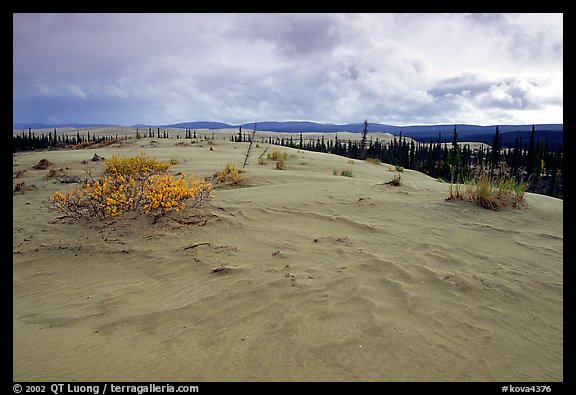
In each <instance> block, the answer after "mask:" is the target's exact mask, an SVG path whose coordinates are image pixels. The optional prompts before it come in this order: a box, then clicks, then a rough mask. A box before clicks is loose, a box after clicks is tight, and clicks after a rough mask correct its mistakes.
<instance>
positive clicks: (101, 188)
mask: <svg viewBox="0 0 576 395" xmlns="http://www.w3.org/2000/svg"><path fill="white" fill-rule="evenodd" d="M129 159H134V158H113V159H111V161H112V162H111V163H112V165H111V167H109V168H107V175H106V176H105V177H101V178H98V179H95V180H94V179H92V180H89V181H87V182H86V184H84V186H83V187H82V188H80V189H73V190H71V191H70V192H68V193H62V192H56V193H54V194H53V195H51V196H50V197H49V198H48V201H49V204H48V205H49V208H51V209H54V210H57V211H60V212H63V213H64V214H66V215H67V216H69V217H71V218H74V219H92V218H97V219H100V220H102V219H104V218H114V217H116V216H118V215H121V214H122V213H124V212H126V211H143V212H144V213H146V214H153V215H154V216H155V217H156V218H157V217H158V216H161V215H165V214H167V213H169V212H172V211H174V212H176V213H179V212H182V211H183V210H185V209H186V207H187V206H186V205H187V203H188V204H189V207H196V206H198V205H199V204H201V203H202V202H203V201H205V200H206V199H208V198H209V197H210V196H211V195H212V184H210V183H208V182H206V181H203V180H194V177H193V176H190V177H189V178H186V174H181V175H180V177H179V178H174V176H172V175H171V174H167V173H160V174H150V172H151V171H154V170H153V169H156V170H158V169H159V168H163V167H164V166H163V165H157V164H158V163H161V162H148V163H152V165H150V166H142V164H143V161H142V156H141V157H139V158H136V160H133V161H130V160H129ZM139 161H140V162H139ZM166 168H167V167H166ZM108 169H111V170H110V171H108Z"/></svg>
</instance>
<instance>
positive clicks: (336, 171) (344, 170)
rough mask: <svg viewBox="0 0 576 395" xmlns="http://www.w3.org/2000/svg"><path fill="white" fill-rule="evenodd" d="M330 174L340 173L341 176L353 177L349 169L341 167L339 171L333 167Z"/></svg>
mask: <svg viewBox="0 0 576 395" xmlns="http://www.w3.org/2000/svg"><path fill="white" fill-rule="evenodd" d="M332 174H334V175H335V176H337V175H338V174H340V175H341V176H342V177H354V173H353V172H352V170H350V169H342V170H340V171H338V170H336V169H334V170H332Z"/></svg>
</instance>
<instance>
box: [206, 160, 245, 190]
mask: <svg viewBox="0 0 576 395" xmlns="http://www.w3.org/2000/svg"><path fill="white" fill-rule="evenodd" d="M213 177H214V179H215V180H216V182H217V184H233V185H237V184H241V183H243V182H244V171H243V170H242V169H240V168H238V167H237V166H234V165H233V164H231V163H227V164H226V166H224V169H223V170H220V171H217V172H216V173H214V176H213Z"/></svg>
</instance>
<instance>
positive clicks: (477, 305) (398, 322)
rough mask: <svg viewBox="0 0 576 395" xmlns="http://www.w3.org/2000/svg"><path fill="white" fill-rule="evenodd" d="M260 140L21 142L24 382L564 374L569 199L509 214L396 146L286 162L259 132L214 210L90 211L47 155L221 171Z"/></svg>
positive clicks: (75, 163)
mask: <svg viewBox="0 0 576 395" xmlns="http://www.w3.org/2000/svg"><path fill="white" fill-rule="evenodd" d="M182 143H184V144H182ZM246 147H247V144H244V143H230V142H228V141H224V140H217V141H216V142H215V143H214V144H212V145H208V144H207V143H197V144H190V142H189V141H187V142H183V141H178V140H175V139H159V140H157V142H156V143H151V142H150V139H142V140H139V141H134V140H131V142H128V143H125V144H122V145H121V146H118V145H113V146H109V147H106V148H99V149H85V150H77V151H73V150H67V151H51V152H46V151H45V152H27V153H19V154H16V155H14V157H13V165H14V169H13V170H14V177H15V178H14V180H13V185H14V186H15V185H16V184H17V183H21V182H24V185H23V187H22V190H23V191H24V192H23V193H22V192H18V193H15V194H14V196H13V207H14V217H13V218H14V219H13V297H14V300H13V330H14V337H13V351H14V359H13V365H14V368H13V378H14V380H15V381H28V380H33V381H37V380H38V381H41V380H50V381H59V380H62V381H148V380H156V381H230V380H233V381H467V380H474V381H532V380H534V381H561V380H563V320H562V316H563V220H562V217H563V203H562V201H561V200H558V199H553V198H549V197H545V196H540V195H533V194H527V196H526V206H525V207H524V208H520V209H512V208H507V209H505V210H502V211H500V212H493V211H490V210H486V209H483V208H481V207H479V206H476V205H474V204H472V203H468V202H456V203H455V202H446V201H445V198H446V196H447V194H448V185H447V184H444V183H441V182H438V181H437V180H434V179H432V178H429V177H427V176H426V175H423V174H421V173H418V172H414V171H410V170H405V171H404V172H402V173H401V176H402V185H401V186H400V187H394V186H390V185H385V184H384V183H385V182H386V181H389V180H391V179H392V177H393V175H394V174H396V173H395V172H392V171H389V170H388V169H389V167H390V166H388V165H385V164H382V165H375V164H370V163H364V162H360V161H351V163H349V160H348V159H347V158H343V157H339V156H334V155H328V154H320V153H314V152H305V151H297V150H293V149H284V148H279V147H271V148H270V150H269V151H272V150H282V151H286V152H288V153H289V155H290V156H289V158H288V160H287V167H286V169H285V170H276V169H275V167H274V163H273V162H269V163H267V164H265V165H259V164H258V163H257V162H258V161H257V160H258V156H259V155H260V154H261V153H262V152H263V150H264V149H265V147H266V145H262V146H260V147H258V148H256V149H255V151H254V153H253V154H252V156H251V159H250V162H249V166H248V167H247V173H246V176H247V180H246V183H245V186H244V187H242V188H236V189H218V190H216V192H215V194H214V197H213V199H211V200H210V202H209V204H208V205H207V206H206V207H205V209H204V212H205V213H206V214H207V215H211V218H210V219H209V220H208V221H207V222H206V223H205V224H204V225H203V226H202V225H201V224H200V225H181V224H179V223H177V222H175V221H173V220H170V219H168V218H164V219H162V220H161V221H159V222H158V223H156V224H152V221H151V219H150V218H146V217H143V216H141V217H138V216H135V215H126V216H123V217H120V218H119V219H117V220H114V221H108V222H98V221H95V222H92V223H82V222H71V221H69V220H66V219H58V217H59V213H56V212H53V211H49V210H47V208H46V206H45V202H46V200H47V198H48V196H49V195H50V194H52V193H53V192H55V191H65V190H69V189H71V188H74V187H77V186H78V184H62V183H60V182H58V181H57V180H55V179H53V178H52V179H44V176H45V175H46V170H32V166H33V165H34V164H36V163H37V162H38V161H39V160H40V159H42V158H47V159H49V160H50V161H52V162H54V163H55V168H61V169H63V173H64V174H65V175H67V176H73V175H77V176H79V177H85V176H86V173H85V172H84V170H83V169H84V168H86V167H87V166H88V165H85V164H82V163H81V161H82V160H85V159H88V160H89V159H90V158H92V156H93V154H94V153H97V154H98V155H101V156H104V157H106V158H108V157H111V156H112V155H119V156H132V155H138V154H139V153H140V152H142V151H145V152H146V153H147V154H148V155H150V156H153V157H156V158H157V159H160V160H168V159H176V160H178V161H179V163H178V164H176V165H174V166H173V167H172V168H171V170H170V171H171V172H172V173H174V174H175V173H177V172H179V171H186V172H188V173H189V174H194V175H196V176H198V177H205V176H209V175H211V174H213V172H214V171H216V170H219V169H221V168H222V167H223V166H224V165H225V164H226V163H227V162H232V163H236V164H241V162H242V160H243V154H244V152H245V150H246ZM210 148H212V149H213V150H212V151H211V150H210ZM89 166H90V167H91V172H92V174H94V175H98V174H100V172H102V170H103V169H104V164H103V163H102V162H90V165H89ZM341 169H350V170H352V172H353V174H354V176H353V177H352V178H349V177H342V176H339V175H337V176H336V175H334V174H333V171H334V170H341ZM214 268H225V270H220V271H216V272H213V270H212V269H214Z"/></svg>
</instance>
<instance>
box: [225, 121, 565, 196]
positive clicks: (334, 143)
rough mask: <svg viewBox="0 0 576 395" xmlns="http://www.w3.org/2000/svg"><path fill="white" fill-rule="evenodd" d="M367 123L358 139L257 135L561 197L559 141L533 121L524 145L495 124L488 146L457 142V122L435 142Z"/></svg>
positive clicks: (453, 178)
mask: <svg viewBox="0 0 576 395" xmlns="http://www.w3.org/2000/svg"><path fill="white" fill-rule="evenodd" d="M366 132H367V123H366V122H365V126H364V131H363V132H362V138H361V140H360V142H358V141H356V140H352V139H347V140H344V139H342V138H339V137H338V134H336V136H335V137H334V138H333V139H326V138H325V137H324V135H322V136H321V137H317V138H315V139H304V137H303V134H302V133H299V135H298V134H297V135H296V136H293V135H291V136H289V137H272V136H269V137H268V138H265V137H261V141H262V142H268V143H269V144H275V145H281V146H285V147H291V148H298V149H302V150H308V151H317V152H325V153H331V154H335V155H341V156H345V157H349V158H351V159H368V158H372V159H376V160H378V161H380V162H384V163H388V164H391V165H395V166H402V167H404V168H407V169H413V170H417V171H420V172H423V173H425V174H428V175H429V176H431V177H434V178H438V179H441V180H444V181H447V182H466V181H468V180H473V179H475V177H477V176H478V174H480V173H481V172H484V173H488V174H489V175H490V177H491V178H492V179H494V180H496V179H513V180H514V181H515V182H517V183H521V182H525V183H526V184H527V191H529V192H535V193H540V194H545V195H549V196H553V197H559V198H562V197H563V183H562V174H563V171H562V168H563V160H564V158H563V151H562V146H561V145H560V146H555V147H550V146H549V145H548V141H547V140H545V139H544V140H538V141H536V139H535V128H534V126H532V130H531V132H530V140H529V141H528V143H527V144H526V143H525V142H523V141H522V138H518V137H516V141H515V144H514V146H512V147H504V146H502V136H501V133H500V130H499V128H498V127H496V130H495V133H494V137H493V140H492V145H491V146H489V145H482V144H481V145H480V146H479V147H478V148H472V147H471V146H470V144H466V143H464V144H461V143H460V142H459V140H458V131H457V128H456V126H455V127H454V130H453V132H452V143H451V144H448V143H447V142H442V139H441V135H439V136H438V140H437V141H433V140H431V141H429V142H416V141H414V140H409V141H408V140H406V138H405V137H403V136H402V133H400V135H399V136H398V137H396V136H394V138H393V139H392V140H390V141H383V140H380V139H378V138H376V139H373V138H372V137H370V138H367V133H366ZM231 140H232V141H249V136H247V134H246V133H244V134H242V131H241V130H240V132H239V134H238V135H236V136H232V137H231Z"/></svg>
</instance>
